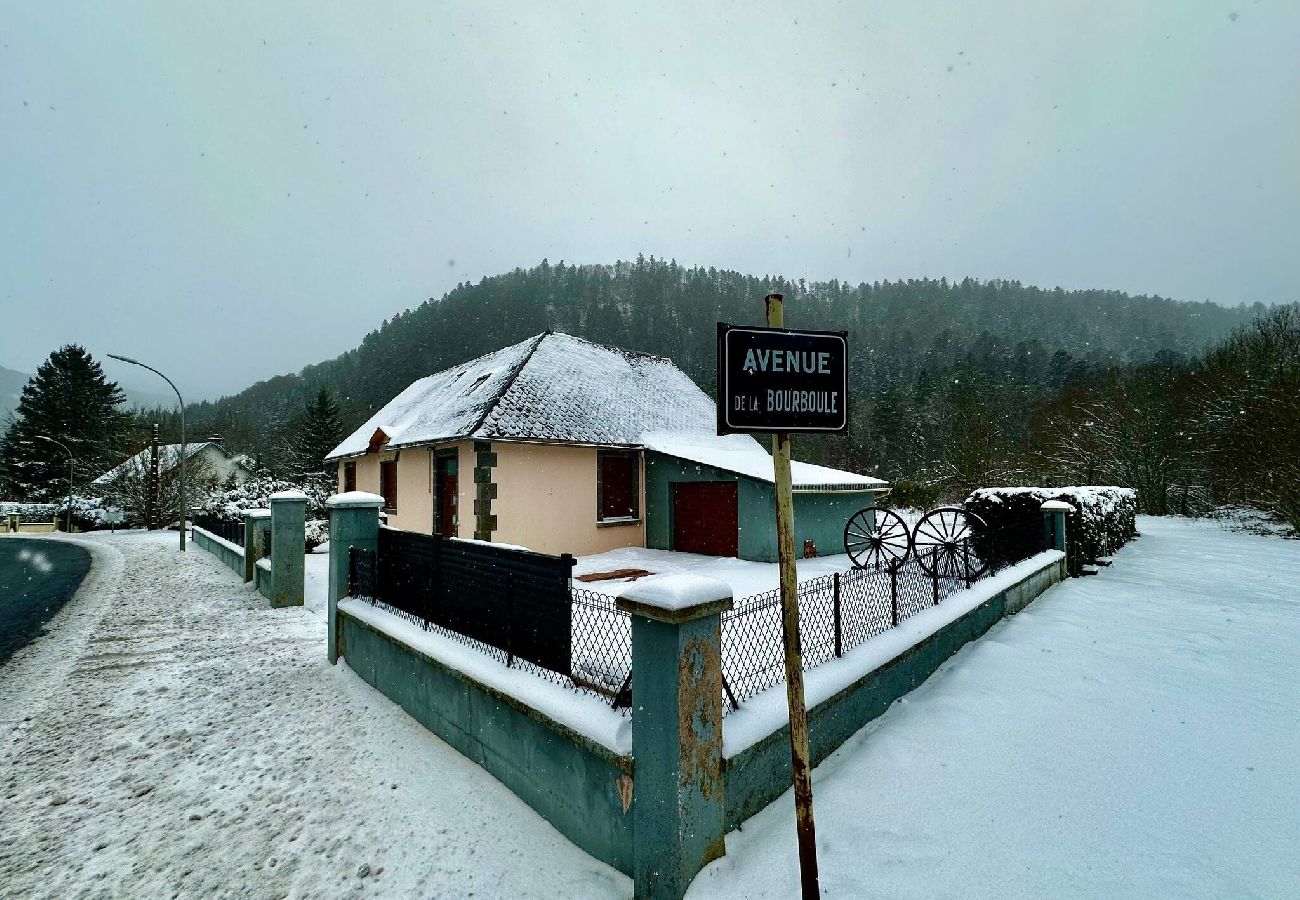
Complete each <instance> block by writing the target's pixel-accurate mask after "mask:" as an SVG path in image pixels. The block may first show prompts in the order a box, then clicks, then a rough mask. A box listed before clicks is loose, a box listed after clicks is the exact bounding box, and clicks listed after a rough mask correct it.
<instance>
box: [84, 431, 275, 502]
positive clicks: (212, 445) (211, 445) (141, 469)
mask: <svg viewBox="0 0 1300 900" xmlns="http://www.w3.org/2000/svg"><path fill="white" fill-rule="evenodd" d="M149 454H150V448H148V447H146V448H145V449H143V450H141V451H140V452H139V453H137V454H136V455H135V456H132V457H131V458H130V459H128V460H126V461H125V462H123V463H121V464H120V465H117V466H114V467H113V468H111V469H109V470H108V471H107V472H105V473H104V474H103V475H100V476H99V477H98V478H96V479H95V480H94V481H92V482H91V485H92V486H93V487H95V488H98V489H100V490H106V489H107V488H108V487H109V486H110V485H111V484H112V482H113V480H114V479H116V478H118V477H120V476H123V475H127V474H133V473H134V474H143V473H145V472H147V471H149ZM185 454H186V459H188V460H190V468H189V469H187V470H186V471H192V470H194V471H199V472H202V474H203V477H204V478H205V479H207V480H210V481H212V482H213V483H214V484H218V485H220V484H225V483H227V482H228V481H230V480H232V479H233V480H234V483H235V484H243V483H244V482H245V481H247V480H248V479H250V478H252V477H253V470H252V469H251V468H250V466H249V464H248V462H247V457H243V456H231V455H230V454H228V453H226V451H225V450H223V449H222V447H221V441H220V440H219V439H213V438H209V439H208V440H206V441H196V442H195V443H192V444H186V445H185ZM180 458H181V445H180V444H159V445H158V471H159V472H162V473H166V472H170V471H171V470H172V469H174V468H176V464H177V462H178V461H179V460H180Z"/></svg>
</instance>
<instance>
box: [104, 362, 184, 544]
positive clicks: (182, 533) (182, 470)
mask: <svg viewBox="0 0 1300 900" xmlns="http://www.w3.org/2000/svg"><path fill="white" fill-rule="evenodd" d="M108 358H109V359H116V360H118V361H119V362H124V363H130V364H131V365H133V366H139V367H140V368H142V369H148V370H149V371H150V372H153V373H154V374H155V375H157V376H158V377H159V378H161V379H162V380H163V381H165V382H167V383H168V384H170V385H171V387H172V390H173V391H176V399H177V401H178V402H179V403H180V405H181V463H180V464H181V550H182V551H184V549H185V516H186V514H187V513H188V512H189V509H188V508H187V507H186V506H185V467H186V465H187V464H188V462H189V460H187V459H186V458H185V451H186V446H185V399H184V398H183V397H182V396H181V392H180V391H179V390H177V389H176V385H175V384H172V380H171V379H170V378H168V377H167V376H166V375H164V374H163V373H162V372H159V371H158V370H157V369H155V368H154V367H153V366H150V365H146V364H145V363H142V362H140V360H138V359H131V357H129V356H118V355H117V354H116V353H110V354H108Z"/></svg>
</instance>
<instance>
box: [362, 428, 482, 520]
mask: <svg viewBox="0 0 1300 900" xmlns="http://www.w3.org/2000/svg"><path fill="white" fill-rule="evenodd" d="M466 448H469V449H468V451H467V449H466ZM435 449H438V448H431V447H407V448H405V449H403V450H401V451H389V450H385V451H383V452H381V453H367V454H365V455H364V456H356V457H353V458H352V459H350V460H341V461H340V462H339V471H338V489H339V491H340V492H341V491H342V490H343V463H344V462H355V463H356V464H357V490H359V491H369V492H370V493H372V494H378V493H379V463H380V462H381V461H387V460H390V459H393V458H396V459H397V514H396V515H391V516H389V517H388V524H389V525H391V526H392V527H393V528H401V529H402V530H403V531H418V532H419V533H420V534H432V533H433V453H434V450H435ZM459 449H460V453H459V456H458V466H459V471H460V472H461V473H466V472H468V473H469V474H468V475H465V474H461V475H460V476H459V477H458V480H457V485H456V487H457V492H458V494H459V496H458V497H457V504H458V509H459V511H460V517H459V523H458V528H457V535H458V536H460V537H473V536H474V521H473V518H474V517H473V508H474V483H473V482H474V475H473V473H474V453H473V448H472V447H471V446H470V445H469V444H468V443H462V444H460V445H459ZM467 515H468V517H469V521H468V523H467V522H466V516H467Z"/></svg>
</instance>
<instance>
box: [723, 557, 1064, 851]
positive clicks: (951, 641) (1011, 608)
mask: <svg viewBox="0 0 1300 900" xmlns="http://www.w3.org/2000/svg"><path fill="white" fill-rule="evenodd" d="M1065 578H1066V574H1065V561H1064V560H1063V559H1056V560H1053V561H1052V562H1051V563H1049V564H1047V565H1045V566H1044V567H1043V568H1042V569H1040V570H1038V571H1037V572H1034V573H1033V574H1031V575H1028V576H1026V577H1025V578H1023V579H1022V580H1021V581H1019V582H1018V583H1017V584H1015V585H1013V586H1012V587H1009V588H1007V589H1006V590H1004V591H1002V592H1001V593H999V594H997V595H995V596H993V597H991V598H990V599H988V600H986V601H985V602H984V603H982V604H980V605H979V606H977V607H975V608H974V609H972V610H971V611H970V612H968V613H966V614H965V615H963V616H962V617H961V618H959V619H957V620H955V621H953V622H951V623H949V624H948V625H946V626H944V627H943V628H941V629H939V630H938V631H937V632H935V633H934V634H932V635H931V636H930V637H928V638H926V639H925V640H923V641H921V642H920V643H919V644H916V645H915V646H913V647H911V648H910V649H909V650H907V651H906V652H905V653H903V654H902V655H900V656H898V657H896V658H894V659H893V660H891V661H890V662H888V663H886V664H885V665H883V666H881V667H880V668H878V669H875V670H874V671H871V672H868V673H867V674H866V675H864V676H862V678H860V679H858V680H857V681H856V682H854V683H853V684H852V685H850V686H849V687H847V688H845V689H844V690H842V691H840V692H838V693H837V694H835V695H834V696H832V697H829V698H828V699H826V700H825V701H823V702H822V703H819V704H818V705H817V706H815V707H813V708H811V709H809V710H808V739H809V744H810V749H811V751H812V761H813V765H816V764H818V763H820V762H821V761H822V760H824V759H825V758H826V757H827V756H829V755H830V754H831V753H832V752H833V751H834V750H836V749H837V748H838V747H839V746H840V745H841V744H843V743H844V742H845V741H846V740H848V739H849V738H850V737H852V736H853V735H854V734H856V733H857V732H858V731H859V730H860V729H861V728H862V727H863V726H864V725H866V724H867V723H868V722H870V721H871V720H872V719H875V718H877V717H878V716H880V715H882V714H883V713H884V712H885V710H887V709H888V708H889V707H890V705H891V704H892V703H893V702H894V701H895V700H897V699H899V698H900V697H902V696H904V695H905V694H907V693H908V692H909V691H911V690H913V689H914V688H916V687H917V686H918V685H919V684H921V682H923V681H925V680H926V679H927V678H929V677H930V676H931V675H932V674H934V672H935V670H936V669H938V668H939V666H941V665H943V663H944V661H946V660H947V659H948V658H949V657H950V656H952V655H953V654H954V653H956V652H957V651H958V650H960V649H961V648H962V647H963V646H965V645H966V644H967V643H969V642H970V641H973V640H975V639H976V638H978V637H980V636H981V635H983V634H984V633H985V632H986V631H988V630H989V629H990V628H992V627H993V626H994V625H996V624H997V623H998V621H1000V620H1001V619H1002V618H1003V617H1004V616H1009V615H1012V614H1014V613H1016V612H1019V611H1020V610H1022V609H1024V608H1025V607H1026V606H1027V605H1028V604H1029V602H1030V601H1031V600H1033V599H1034V598H1035V597H1037V596H1038V595H1039V594H1041V593H1042V592H1043V591H1045V590H1047V589H1048V588H1049V587H1051V586H1052V585H1054V584H1056V583H1057V582H1059V581H1064V580H1065ZM725 784H726V788H725V790H726V830H728V831H730V830H731V829H733V828H735V827H736V826H737V825H739V824H740V823H742V822H743V821H744V820H745V819H748V818H749V817H750V816H752V815H754V814H755V813H757V812H758V811H759V810H761V809H763V807H765V806H767V805H768V804H769V803H771V802H772V801H773V800H775V799H776V798H777V797H779V796H781V795H782V794H783V793H785V792H786V791H788V790H789V789H790V736H789V728H788V726H785V727H782V728H780V729H779V730H777V731H775V732H773V733H772V734H770V735H768V736H767V737H765V738H764V739H762V740H761V741H758V742H757V743H755V744H754V745H752V746H750V747H748V748H746V749H745V750H742V751H741V752H740V753H738V754H736V755H735V756H733V757H732V758H730V759H728V760H727V761H726V768H725Z"/></svg>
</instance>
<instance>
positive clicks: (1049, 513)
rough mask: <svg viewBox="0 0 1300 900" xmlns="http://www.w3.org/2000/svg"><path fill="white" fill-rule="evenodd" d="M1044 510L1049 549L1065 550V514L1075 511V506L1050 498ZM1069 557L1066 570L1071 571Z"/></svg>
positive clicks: (1044, 523) (1045, 503)
mask: <svg viewBox="0 0 1300 900" xmlns="http://www.w3.org/2000/svg"><path fill="white" fill-rule="evenodd" d="M1041 509H1042V511H1043V535H1044V537H1045V538H1046V540H1045V543H1048V544H1050V546H1049V547H1048V549H1049V550H1060V551H1061V552H1062V553H1064V552H1065V514H1066V513H1071V512H1074V507H1073V506H1071V505H1070V504H1068V503H1066V502H1065V501H1063V500H1048V501H1046V502H1044V503H1043V505H1042V507H1041ZM1069 562H1070V560H1069V558H1068V557H1067V558H1066V566H1065V571H1066V574H1067V575H1068V574H1069V572H1070V566H1069Z"/></svg>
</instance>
